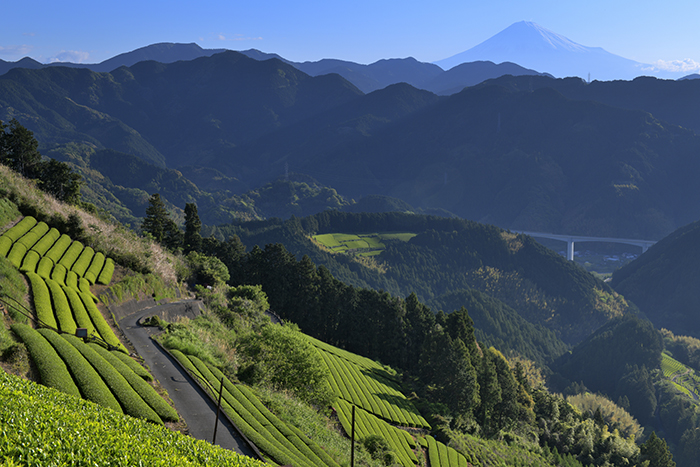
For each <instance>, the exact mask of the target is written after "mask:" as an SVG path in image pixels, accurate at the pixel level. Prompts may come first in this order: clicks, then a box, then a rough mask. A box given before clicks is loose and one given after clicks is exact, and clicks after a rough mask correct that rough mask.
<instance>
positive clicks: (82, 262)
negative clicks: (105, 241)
mask: <svg viewBox="0 0 700 467" xmlns="http://www.w3.org/2000/svg"><path fill="white" fill-rule="evenodd" d="M93 256H95V251H94V250H93V249H92V248H90V247H86V248H84V249H83V251H82V252H81V253H80V256H78V259H77V260H75V263H74V264H73V266H72V267H71V271H74V272H75V273H76V274H77V275H78V277H83V276H84V275H85V272H86V271H87V269H88V267H90V262H91V261H92V257H93Z"/></svg>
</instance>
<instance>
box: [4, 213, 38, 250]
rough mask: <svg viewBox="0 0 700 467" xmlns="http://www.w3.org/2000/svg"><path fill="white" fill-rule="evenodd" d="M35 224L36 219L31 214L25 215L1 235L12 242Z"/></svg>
mask: <svg viewBox="0 0 700 467" xmlns="http://www.w3.org/2000/svg"><path fill="white" fill-rule="evenodd" d="M35 225H36V219H35V218H34V217H32V216H26V217H24V218H23V219H22V220H21V221H19V222H18V223H17V224H15V225H14V226H13V227H11V228H9V229H8V230H7V231H6V232H5V233H4V234H2V235H3V237H7V238H9V239H10V240H12V242H13V243H14V242H16V241H17V240H19V239H20V237H22V235H24V234H26V233H27V232H29V231H30V230H31V229H32V227H34V226H35Z"/></svg>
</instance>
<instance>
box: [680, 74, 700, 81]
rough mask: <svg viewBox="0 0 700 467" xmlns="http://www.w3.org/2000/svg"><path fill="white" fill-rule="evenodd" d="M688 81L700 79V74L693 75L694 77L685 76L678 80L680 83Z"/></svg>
mask: <svg viewBox="0 0 700 467" xmlns="http://www.w3.org/2000/svg"><path fill="white" fill-rule="evenodd" d="M686 79H700V74H698V73H693V74H692V75H688V76H684V77H682V78H678V81H683V80H686Z"/></svg>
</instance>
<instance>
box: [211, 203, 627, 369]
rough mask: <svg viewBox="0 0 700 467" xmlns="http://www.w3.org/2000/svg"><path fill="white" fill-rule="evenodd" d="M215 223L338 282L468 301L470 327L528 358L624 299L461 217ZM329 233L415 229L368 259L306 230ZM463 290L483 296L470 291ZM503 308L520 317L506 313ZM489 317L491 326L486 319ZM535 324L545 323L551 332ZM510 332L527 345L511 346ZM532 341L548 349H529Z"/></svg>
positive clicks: (543, 252)
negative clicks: (277, 248) (279, 247)
mask: <svg viewBox="0 0 700 467" xmlns="http://www.w3.org/2000/svg"><path fill="white" fill-rule="evenodd" d="M219 231H220V232H222V233H223V234H225V235H227V236H228V235H232V234H236V235H237V236H238V237H239V238H240V239H241V241H242V242H243V243H244V244H245V245H246V246H248V248H249V249H250V248H253V246H254V245H259V246H261V247H262V246H264V245H267V244H272V243H283V244H284V245H285V247H286V248H287V249H288V250H289V251H290V252H291V253H293V254H294V255H296V256H297V257H298V258H301V256H302V255H308V256H309V258H311V260H313V262H314V263H316V264H319V265H324V266H325V267H327V268H328V269H329V270H330V272H331V273H332V274H333V275H334V276H335V277H336V278H338V279H340V280H342V281H344V282H346V283H347V284H352V285H355V286H361V287H371V288H373V289H377V290H385V291H388V292H390V293H393V294H396V295H400V296H404V297H405V296H408V295H409V294H410V293H412V292H415V293H416V294H417V296H418V298H419V299H421V300H423V301H428V302H430V303H431V304H432V305H433V306H434V307H435V308H437V309H442V310H444V311H445V312H451V311H454V310H456V309H459V307H461V306H467V304H468V303H471V304H473V306H474V307H476V308H479V309H483V310H485V311H484V312H482V313H477V314H475V315H474V317H473V319H475V320H476V321H475V322H476V323H477V327H478V328H480V329H482V330H483V331H484V332H486V333H489V334H491V335H492V336H493V337H494V338H496V339H501V340H502V342H506V341H508V342H509V344H507V345H506V348H517V347H518V346H521V347H522V348H523V349H524V348H526V347H529V348H528V350H527V351H525V350H521V351H523V352H524V353H526V354H527V355H528V356H529V358H533V359H537V360H542V359H543V358H544V359H545V360H546V359H547V357H545V354H550V355H553V354H556V353H557V352H561V349H562V348H563V347H562V345H561V342H558V339H562V340H563V341H564V342H567V343H576V342H578V341H580V340H582V339H584V338H585V337H586V336H587V335H588V334H590V333H591V332H592V331H594V330H595V329H596V328H598V327H599V326H601V325H602V324H604V323H605V322H607V321H608V320H609V319H611V318H612V317H614V316H619V315H621V314H624V313H626V312H627V311H628V305H627V303H626V302H625V301H624V299H622V298H621V297H620V296H618V295H617V294H615V293H614V292H613V291H612V289H610V288H609V287H608V286H607V285H606V284H604V283H603V282H601V281H599V280H597V279H595V278H594V277H593V276H591V275H590V274H588V273H587V272H586V271H585V270H583V269H582V268H580V267H578V266H576V265H575V264H574V263H572V262H568V261H566V260H565V259H564V258H562V257H561V256H559V255H557V254H555V253H554V252H552V251H550V250H547V249H546V248H544V247H542V246H541V245H539V244H538V243H537V242H535V241H534V240H533V239H531V238H529V237H525V236H518V235H513V234H510V233H507V232H505V231H503V230H501V229H499V228H497V227H493V226H489V225H482V224H477V223H475V222H470V221H465V220H462V219H446V218H437V217H429V216H421V215H415V214H402V213H392V214H367V213H364V214H350V213H334V212H330V211H329V212H324V213H321V214H318V215H316V216H311V217H308V218H304V219H292V220H289V221H287V222H284V223H282V222H280V221H275V220H272V221H267V222H250V223H244V222H242V223H238V224H236V225H232V226H228V227H227V226H219ZM333 232H342V233H346V234H349V233H371V232H412V233H416V234H418V235H416V236H414V237H413V238H411V239H410V240H409V241H405V242H404V241H392V242H387V244H386V248H385V250H384V251H382V252H381V253H380V254H379V255H377V256H373V257H372V258H374V259H367V258H365V259H363V258H362V257H359V256H352V255H350V254H334V253H332V252H331V251H329V250H328V249H325V248H324V249H322V248H320V247H319V246H318V243H314V242H313V241H312V240H311V239H309V238H308V237H309V236H311V235H315V234H323V233H333ZM237 280H241V281H246V278H245V277H240V279H237ZM472 289H477V290H479V291H481V292H483V293H484V294H486V295H481V294H475V293H474V291H473V290H472ZM513 310H516V311H517V313H518V314H519V315H520V316H521V317H522V318H524V320H525V321H526V322H527V323H528V324H525V322H523V321H522V320H520V319H519V318H516V317H515V316H513V313H514V312H513ZM489 316H490V317H489ZM479 317H482V318H483V321H479ZM493 320H496V321H499V322H500V324H498V325H495V326H493V325H489V324H488V323H489V322H491V321H493ZM509 321H518V322H521V323H523V327H522V328H521V332H522V336H520V337H517V338H515V340H512V339H511V338H510V337H508V332H506V331H505V329H511V324H508V322H509ZM530 323H531V324H530ZM543 327H544V328H549V329H550V330H551V331H554V333H556V335H557V336H558V338H554V336H553V335H552V334H551V333H549V332H547V331H545V330H544V329H543ZM518 339H520V340H523V339H524V341H527V342H528V343H527V344H516V341H517V340H518ZM487 340H488V339H487ZM535 342H539V344H535ZM545 343H546V344H545ZM540 346H544V347H546V348H548V349H549V350H547V351H545V352H539V351H537V350H535V349H537V348H538V347H540Z"/></svg>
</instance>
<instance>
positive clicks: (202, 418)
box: [110, 300, 257, 457]
mask: <svg viewBox="0 0 700 467" xmlns="http://www.w3.org/2000/svg"><path fill="white" fill-rule="evenodd" d="M139 303H140V304H139ZM139 303H135V302H131V303H129V304H126V306H125V307H116V308H115V309H114V310H111V311H112V312H113V313H114V316H115V318H116V319H117V322H118V324H119V327H120V328H121V330H122V332H123V333H124V334H125V335H126V337H127V338H128V339H129V340H130V341H131V344H132V345H133V346H134V348H135V349H136V351H137V352H138V354H139V355H140V356H141V357H143V358H144V360H145V361H146V364H147V365H148V366H149V368H150V369H151V373H152V374H153V377H154V378H156V379H157V380H158V381H159V382H160V384H161V386H163V387H164V388H165V390H166V391H168V395H169V396H170V398H171V399H172V400H173V403H174V404H175V408H176V409H177V411H178V412H179V413H180V415H181V416H182V418H183V419H184V420H185V422H186V423H187V427H188V429H189V432H190V435H191V436H192V437H194V438H197V439H202V440H206V441H208V442H211V441H212V436H213V433H214V423H215V421H216V405H215V404H214V403H213V402H212V401H211V399H210V398H209V397H208V396H207V395H206V394H205V393H204V392H203V391H202V390H201V389H200V388H199V386H198V385H197V384H195V382H194V381H192V379H191V378H190V376H189V375H187V374H186V373H185V372H184V371H183V370H182V369H181V367H180V365H179V364H178V363H177V362H176V361H174V360H173V359H172V358H171V357H170V355H168V354H167V353H166V352H165V351H163V350H162V349H161V348H160V346H159V345H157V344H156V343H155V342H154V341H153V340H151V335H152V334H154V333H155V332H156V330H155V328H151V327H143V326H140V325H139V324H138V322H139V320H140V319H141V318H143V317H146V316H153V315H156V314H157V315H161V316H162V315H163V314H165V315H170V316H173V315H174V314H178V313H179V312H178V307H179V309H180V310H181V311H182V312H183V313H192V312H193V307H195V306H196V302H195V301H193V300H185V301H182V302H177V303H173V304H166V305H158V304H156V303H155V302H153V301H149V302H139ZM110 309H111V308H110ZM197 309H198V308H197ZM216 444H217V445H219V446H221V447H223V448H226V449H231V450H234V451H236V452H239V453H241V454H243V455H246V456H250V457H257V456H256V455H255V452H254V451H253V450H252V449H251V448H250V446H249V445H248V444H247V443H246V441H245V440H244V439H243V438H241V437H240V436H239V434H238V432H237V431H236V429H235V428H234V427H233V426H232V425H231V424H230V423H229V422H228V421H227V420H226V419H225V418H224V417H221V418H220V420H219V427H218V431H217V435H216Z"/></svg>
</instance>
